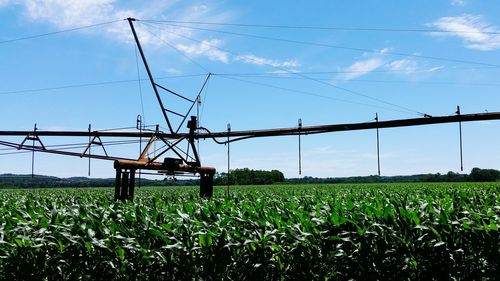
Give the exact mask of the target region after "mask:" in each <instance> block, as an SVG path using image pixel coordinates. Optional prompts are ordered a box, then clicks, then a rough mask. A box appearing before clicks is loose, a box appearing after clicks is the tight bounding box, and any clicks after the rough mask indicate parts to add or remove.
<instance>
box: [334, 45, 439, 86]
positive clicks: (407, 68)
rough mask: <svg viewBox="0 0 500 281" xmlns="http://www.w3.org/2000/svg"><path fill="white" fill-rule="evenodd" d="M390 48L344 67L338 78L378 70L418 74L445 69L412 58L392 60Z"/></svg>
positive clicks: (359, 75)
mask: <svg viewBox="0 0 500 281" xmlns="http://www.w3.org/2000/svg"><path fill="white" fill-rule="evenodd" d="M387 50H388V49H382V50H381V51H379V52H377V53H376V54H375V55H374V56H373V57H372V58H368V59H363V60H359V61H356V62H354V63H352V64H351V65H350V66H348V67H346V68H344V69H342V73H341V74H339V75H338V76H337V77H336V79H337V80H347V81H348V80H353V79H356V78H358V77H361V76H363V75H366V74H369V73H371V72H373V71H376V70H381V71H384V72H388V73H392V74H398V75H406V76H409V75H412V76H414V75H416V74H417V73H431V72H435V71H438V70H440V69H443V67H442V66H426V65H422V63H419V62H417V61H416V60H412V59H408V58H405V59H397V60H390V59H388V58H387V56H386V52H387Z"/></svg>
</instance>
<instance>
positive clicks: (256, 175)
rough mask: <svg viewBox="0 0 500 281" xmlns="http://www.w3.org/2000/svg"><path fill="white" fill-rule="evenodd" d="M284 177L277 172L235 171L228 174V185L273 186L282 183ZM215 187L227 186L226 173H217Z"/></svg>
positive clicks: (245, 169)
mask: <svg viewBox="0 0 500 281" xmlns="http://www.w3.org/2000/svg"><path fill="white" fill-rule="evenodd" d="M284 181H285V176H284V175H283V173H282V172H280V171H278V170H272V171H263V170H251V169H248V168H243V169H235V170H232V171H231V172H230V173H229V183H230V184H238V185H256V184H273V183H279V182H284ZM214 184H215V185H225V184H227V173H217V174H216V177H215V179H214Z"/></svg>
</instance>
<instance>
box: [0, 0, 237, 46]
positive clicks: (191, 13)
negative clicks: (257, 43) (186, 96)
mask: <svg viewBox="0 0 500 281" xmlns="http://www.w3.org/2000/svg"><path fill="white" fill-rule="evenodd" d="M8 5H19V6H20V7H21V8H22V9H23V10H24V11H23V15H24V17H26V18H27V19H28V20H30V21H33V22H37V23H49V24H51V25H54V26H55V27H57V28H58V29H67V28H75V27H81V26H86V25H92V24H98V23H102V22H108V21H114V20H121V19H126V18H128V17H134V18H137V19H157V20H161V19H165V18H175V19H177V20H179V21H196V20H200V19H203V20H205V21H214V22H224V21H226V20H227V19H228V18H230V17H231V14H230V13H227V12H216V11H214V10H213V9H211V8H210V7H208V6H207V5H186V4H185V3H182V2H180V1H175V0H170V1H164V0H152V1H147V2H140V5H139V4H137V3H131V1H116V0H0V7H2V6H8ZM135 28H136V31H137V33H138V36H139V38H140V40H141V43H142V44H143V45H149V46H157V47H160V46H161V47H163V46H165V45H167V43H166V42H168V44H172V45H176V44H177V43H179V42H181V41H182V40H185V38H186V37H190V38H191V37H194V36H195V35H197V34H194V31H192V30H189V29H186V28H174V27H167V26H162V25H154V26H147V25H142V24H140V22H137V23H136V24H135ZM92 32H93V33H94V34H97V33H101V34H102V33H104V34H105V36H107V37H111V38H110V39H111V40H115V41H116V40H118V41H121V42H127V43H132V42H133V38H132V34H131V32H130V27H129V26H128V24H127V23H126V22H122V21H120V22H117V23H115V24H112V25H107V26H105V27H103V28H98V29H92ZM183 37H184V38H183ZM198 37H199V36H198Z"/></svg>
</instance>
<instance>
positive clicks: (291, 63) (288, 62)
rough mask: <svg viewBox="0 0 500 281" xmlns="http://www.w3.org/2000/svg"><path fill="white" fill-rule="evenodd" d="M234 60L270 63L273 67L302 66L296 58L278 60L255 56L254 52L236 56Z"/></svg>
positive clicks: (256, 63) (257, 63)
mask: <svg viewBox="0 0 500 281" xmlns="http://www.w3.org/2000/svg"><path fill="white" fill-rule="evenodd" d="M234 60H236V61H242V62H244V63H248V64H255V65H268V66H272V67H283V68H294V67H299V66H300V64H299V63H298V62H297V61H296V60H285V61H278V60H273V59H267V58H263V57H258V56H255V55H253V54H248V55H240V56H237V57H235V58H234Z"/></svg>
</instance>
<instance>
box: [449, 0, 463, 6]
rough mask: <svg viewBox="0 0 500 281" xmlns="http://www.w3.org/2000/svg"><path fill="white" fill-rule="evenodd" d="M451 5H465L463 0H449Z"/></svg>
mask: <svg viewBox="0 0 500 281" xmlns="http://www.w3.org/2000/svg"><path fill="white" fill-rule="evenodd" d="M451 5H452V6H465V0H451Z"/></svg>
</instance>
